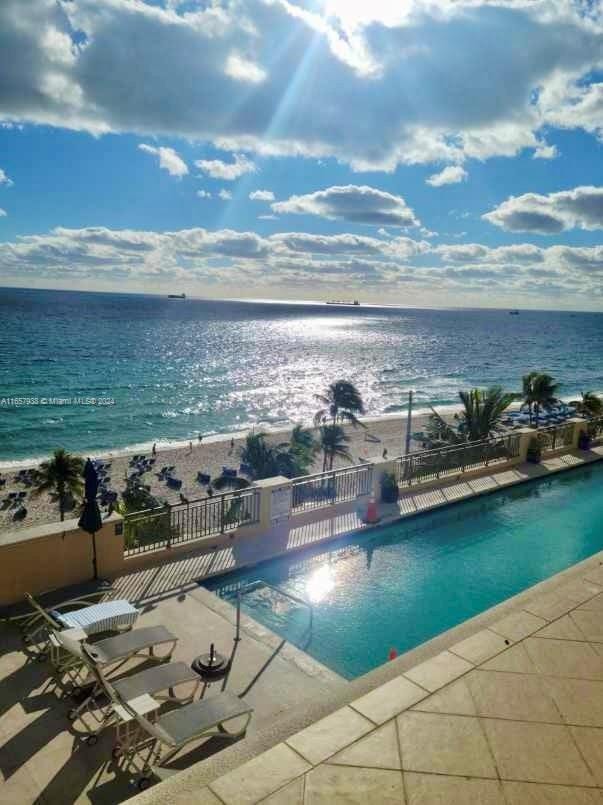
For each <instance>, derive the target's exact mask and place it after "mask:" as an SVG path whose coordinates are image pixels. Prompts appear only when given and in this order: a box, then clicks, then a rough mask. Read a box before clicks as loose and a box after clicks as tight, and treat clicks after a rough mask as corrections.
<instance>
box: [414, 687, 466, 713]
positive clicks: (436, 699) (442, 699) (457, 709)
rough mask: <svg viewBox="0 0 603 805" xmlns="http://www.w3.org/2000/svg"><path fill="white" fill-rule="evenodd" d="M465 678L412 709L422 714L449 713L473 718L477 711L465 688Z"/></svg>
mask: <svg viewBox="0 0 603 805" xmlns="http://www.w3.org/2000/svg"><path fill="white" fill-rule="evenodd" d="M465 679H466V678H465V677H463V678H462V679H457V680H456V682H452V683H451V684H450V685H446V687H445V688H442V689H441V690H438V691H437V692H436V693H432V694H431V696H429V697H428V698H427V699H423V700H422V701H420V702H418V703H417V704H416V705H415V706H414V707H413V708H412V709H413V710H421V711H422V712H424V713H449V714H451V715H454V714H456V715H465V716H475V715H477V710H476V709H475V703H474V701H473V698H472V697H471V693H470V692H469V688H468V687H467V682H466V681H465Z"/></svg>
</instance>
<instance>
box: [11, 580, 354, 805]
mask: <svg viewBox="0 0 603 805" xmlns="http://www.w3.org/2000/svg"><path fill="white" fill-rule="evenodd" d="M206 602H209V603H210V604H211V606H207V603H206ZM220 605H221V602H220V601H219V600H218V599H216V598H214V597H213V596H211V595H210V594H209V593H207V592H206V591H205V590H203V589H201V588H197V587H196V586H195V587H193V588H192V589H190V590H189V591H188V592H181V591H178V590H176V591H174V590H172V593H171V595H169V596H168V597H165V598H163V599H162V600H157V601H155V602H151V603H147V604H145V605H143V614H142V615H141V616H140V618H139V619H138V622H137V626H150V625H154V624H160V623H161V624H163V625H165V626H166V627H167V628H168V629H170V631H172V632H173V633H174V634H175V635H177V636H178V637H179V643H178V646H177V647H176V651H175V654H174V660H184V661H185V662H187V663H190V662H191V661H192V659H193V658H194V657H195V656H196V655H197V654H199V653H200V652H201V651H207V650H208V647H209V644H210V642H214V643H215V644H216V647H217V648H218V649H219V650H221V651H222V652H223V653H226V654H230V653H231V651H232V649H233V645H234V644H233V638H234V626H233V623H232V619H228V618H227V617H225V616H224V614H223V612H222V611H221V606H220ZM223 607H224V609H225V611H226V613H227V614H228V611H229V610H230V607H228V605H226V604H224V605H223ZM242 625H243V631H242V635H241V637H242V639H241V641H240V642H239V643H238V645H237V648H236V654H235V660H234V665H233V670H232V672H231V673H230V675H229V677H228V679H227V688H226V689H227V690H229V691H231V692H234V693H236V694H239V695H243V696H244V697H245V699H246V701H248V702H249V703H250V704H251V705H252V706H253V707H254V709H255V712H254V717H253V719H252V722H251V725H250V728H249V730H248V733H247V735H248V736H252V735H253V734H254V733H255V732H257V731H261V730H266V729H269V728H270V726H271V724H273V723H274V722H275V721H283V720H284V719H286V717H287V713H288V712H289V711H290V710H291V709H293V708H296V707H298V706H303V705H304V702H307V701H308V700H314V699H316V698H318V699H323V698H325V697H328V696H329V695H330V694H331V693H332V692H334V691H335V690H336V689H337V688H338V687H340V686H342V685H343V680H340V678H339V677H337V676H336V675H335V674H333V673H331V672H330V671H328V670H327V669H324V668H323V667H322V666H319V665H318V664H316V663H314V662H313V661H310V660H309V658H307V657H306V656H305V655H302V654H301V652H297V651H296V650H295V649H294V648H293V647H292V646H288V645H286V644H284V642H283V641H280V640H276V639H275V638H274V637H273V636H272V635H269V634H267V633H264V632H263V631H262V630H255V632H254V631H253V624H249V623H248V621H247V620H246V619H245V618H243V620H242ZM142 667H145V666H144V665H138V666H137V668H142ZM222 685H223V683H222V682H221V681H217V682H213V683H212V684H211V685H209V686H208V688H207V689H206V690H205V691H203V695H205V696H212V695H215V694H216V693H218V692H219V691H220V690H221V689H222ZM70 704H71V699H70V698H69V697H67V698H64V699H60V698H57V693H56V692H55V686H54V683H53V682H52V681H51V680H50V679H49V666H48V664H47V663H45V662H44V663H39V662H36V661H35V660H31V659H28V657H27V656H26V654H25V653H24V652H23V650H22V645H21V641H20V638H19V636H18V634H17V632H16V630H12V629H10V630H9V629H7V628H5V627H1V631H0V803H15V804H17V803H18V805H26V804H27V803H33V802H36V803H48V805H58V804H59V803H61V804H63V803H67V802H69V803H75V802H78V803H79V802H91V803H95V804H96V803H116V802H121V801H123V800H124V799H127V798H129V797H131V796H132V795H133V794H135V793H136V792H137V789H136V788H135V787H134V786H132V785H131V783H130V779H129V777H128V775H127V774H125V773H123V772H122V771H120V769H119V768H118V766H117V764H116V762H115V761H113V760H112V759H111V748H112V745H113V741H114V733H113V729H112V728H108V729H107V730H105V732H104V733H102V734H101V736H100V739H99V742H98V744H96V745H95V746H91V747H88V746H87V745H86V744H85V743H83V741H82V738H83V736H84V735H85V732H84V731H83V730H82V727H81V725H78V723H77V722H75V723H74V724H71V723H70V722H69V721H68V719H67V711H68V709H69V707H70ZM226 745H227V744H226V743H225V742H222V741H220V740H218V739H215V738H214V739H209V740H208V741H206V742H205V743H203V744H200V745H199V747H198V748H195V747H194V746H193V749H192V751H191V752H187V753H185V754H184V755H182V758H181V759H180V756H179V758H177V759H176V761H175V762H174V767H175V768H179V767H187V766H189V765H191V764H192V763H194V762H196V761H198V760H201V759H203V758H204V757H206V756H207V755H209V754H212V753H215V752H216V751H218V750H219V749H221V748H223V746H226Z"/></svg>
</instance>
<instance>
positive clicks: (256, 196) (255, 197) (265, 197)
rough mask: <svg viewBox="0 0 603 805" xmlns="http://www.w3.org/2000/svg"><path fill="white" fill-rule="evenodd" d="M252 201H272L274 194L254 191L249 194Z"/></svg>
mask: <svg viewBox="0 0 603 805" xmlns="http://www.w3.org/2000/svg"><path fill="white" fill-rule="evenodd" d="M249 198H250V199H251V200H252V201H274V193H273V192H272V190H254V191H253V193H250V194H249Z"/></svg>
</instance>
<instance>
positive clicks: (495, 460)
mask: <svg viewBox="0 0 603 805" xmlns="http://www.w3.org/2000/svg"><path fill="white" fill-rule="evenodd" d="M519 441H520V437H519V436H518V435H516V434H510V435H508V436H500V437H497V438H493V439H485V440H484V441H479V442H467V443H466V444H460V445H452V446H450V447H442V448H436V449H435V450H423V451H421V452H418V453H409V454H408V455H406V456H401V457H400V458H397V459H396V461H395V465H394V466H395V468H394V472H395V475H396V479H397V481H398V483H399V484H407V485H408V486H411V485H412V484H413V483H424V482H425V481H434V480H437V479H439V478H442V477H446V476H447V475H456V474H458V473H463V472H466V471H467V470H474V469H480V468H482V467H489V466H490V465H492V464H500V463H502V462H505V461H508V460H509V459H512V458H517V456H519Z"/></svg>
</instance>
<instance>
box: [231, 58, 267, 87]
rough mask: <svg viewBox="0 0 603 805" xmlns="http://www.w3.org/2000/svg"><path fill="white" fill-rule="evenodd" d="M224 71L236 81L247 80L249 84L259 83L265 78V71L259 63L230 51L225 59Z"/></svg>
mask: <svg viewBox="0 0 603 805" xmlns="http://www.w3.org/2000/svg"><path fill="white" fill-rule="evenodd" d="M224 72H225V73H226V75H227V76H230V78H234V79H236V80H237V81H247V82H249V83H250V84H261V83H262V81H264V79H265V78H266V75H267V73H266V71H265V70H264V69H263V68H262V67H260V65H259V64H255V62H252V61H250V60H249V59H246V58H245V57H244V56H241V54H240V53H231V54H230V55H229V56H228V59H227V60H226V66H225V67H224Z"/></svg>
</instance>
